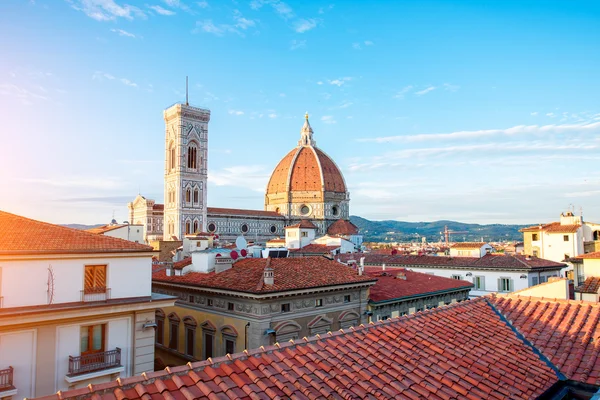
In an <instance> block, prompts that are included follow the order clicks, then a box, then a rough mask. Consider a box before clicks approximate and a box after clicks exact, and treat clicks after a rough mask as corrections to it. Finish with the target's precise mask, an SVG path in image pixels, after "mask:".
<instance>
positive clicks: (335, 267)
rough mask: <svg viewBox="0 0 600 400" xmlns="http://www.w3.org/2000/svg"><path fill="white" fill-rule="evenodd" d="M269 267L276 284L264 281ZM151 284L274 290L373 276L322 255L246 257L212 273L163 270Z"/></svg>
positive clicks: (155, 276)
mask: <svg viewBox="0 0 600 400" xmlns="http://www.w3.org/2000/svg"><path fill="white" fill-rule="evenodd" d="M267 260H269V261H268V262H269V266H270V267H271V268H273V270H274V271H273V272H274V274H275V284H273V285H264V284H263V272H264V269H265V266H266V264H267ZM152 281H153V282H154V283H159V282H166V283H177V284H183V285H190V286H197V287H207V288H215V289H225V290H231V291H235V292H245V293H258V294H260V293H273V292H282V291H287V290H298V289H307V288H317V287H325V286H336V285H346V284H350V283H363V282H364V283H369V282H375V279H374V278H372V277H368V276H364V275H363V276H359V275H358V274H357V272H356V271H355V270H353V269H352V268H349V267H347V266H346V265H344V264H340V263H338V262H336V261H331V260H328V259H326V258H323V257H306V258H247V259H244V260H239V261H237V262H235V263H234V264H233V267H232V268H231V269H228V270H226V271H223V272H220V273H218V274H217V273H215V272H210V273H201V272H189V273H187V274H185V275H183V276H167V275H166V272H165V271H164V270H163V271H158V272H155V273H153V274H152Z"/></svg>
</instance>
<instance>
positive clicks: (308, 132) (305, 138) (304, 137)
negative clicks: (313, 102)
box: [298, 112, 317, 146]
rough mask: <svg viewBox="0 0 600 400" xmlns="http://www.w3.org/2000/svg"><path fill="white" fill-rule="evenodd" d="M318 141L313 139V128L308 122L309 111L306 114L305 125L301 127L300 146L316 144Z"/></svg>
mask: <svg viewBox="0 0 600 400" xmlns="http://www.w3.org/2000/svg"><path fill="white" fill-rule="evenodd" d="M316 145H317V142H316V141H315V140H313V129H312V127H311V126H310V122H308V112H307V113H306V114H304V125H302V129H300V140H299V141H298V146H316Z"/></svg>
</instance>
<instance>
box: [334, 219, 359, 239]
mask: <svg viewBox="0 0 600 400" xmlns="http://www.w3.org/2000/svg"><path fill="white" fill-rule="evenodd" d="M327 234H329V235H348V236H349V235H357V234H358V227H357V226H356V225H354V224H353V223H352V222H350V221H348V220H345V219H338V220H337V221H335V222H334V223H333V224H331V226H329V228H328V229H327Z"/></svg>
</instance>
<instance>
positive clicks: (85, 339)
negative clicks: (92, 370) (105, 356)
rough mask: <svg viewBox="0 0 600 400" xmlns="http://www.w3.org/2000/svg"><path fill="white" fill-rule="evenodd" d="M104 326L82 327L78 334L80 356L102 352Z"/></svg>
mask: <svg viewBox="0 0 600 400" xmlns="http://www.w3.org/2000/svg"><path fill="white" fill-rule="evenodd" d="M105 331H106V325H105V324H98V325H89V326H82V327H81V331H80V332H81V333H80V350H81V355H86V354H94V353H102V352H103V351H104V335H105Z"/></svg>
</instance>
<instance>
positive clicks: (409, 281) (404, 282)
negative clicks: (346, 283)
mask: <svg viewBox="0 0 600 400" xmlns="http://www.w3.org/2000/svg"><path fill="white" fill-rule="evenodd" d="M365 273H366V274H367V276H371V277H374V278H377V283H376V284H375V285H374V286H373V287H371V289H369V300H370V301H373V302H376V303H377V302H380V301H389V300H394V299H400V298H403V297H413V296H419V295H426V294H428V293H432V292H442V291H453V290H465V289H469V288H472V287H473V284H472V283H471V282H467V281H462V280H458V279H450V278H444V277H441V276H435V275H429V274H424V273H421V272H413V271H408V270H406V269H404V268H393V269H391V270H390V269H389V268H388V269H387V270H386V271H383V270H382V269H381V268H376V267H365ZM399 273H400V274H402V275H404V277H405V278H406V279H399V278H397V275H398V274H399Z"/></svg>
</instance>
